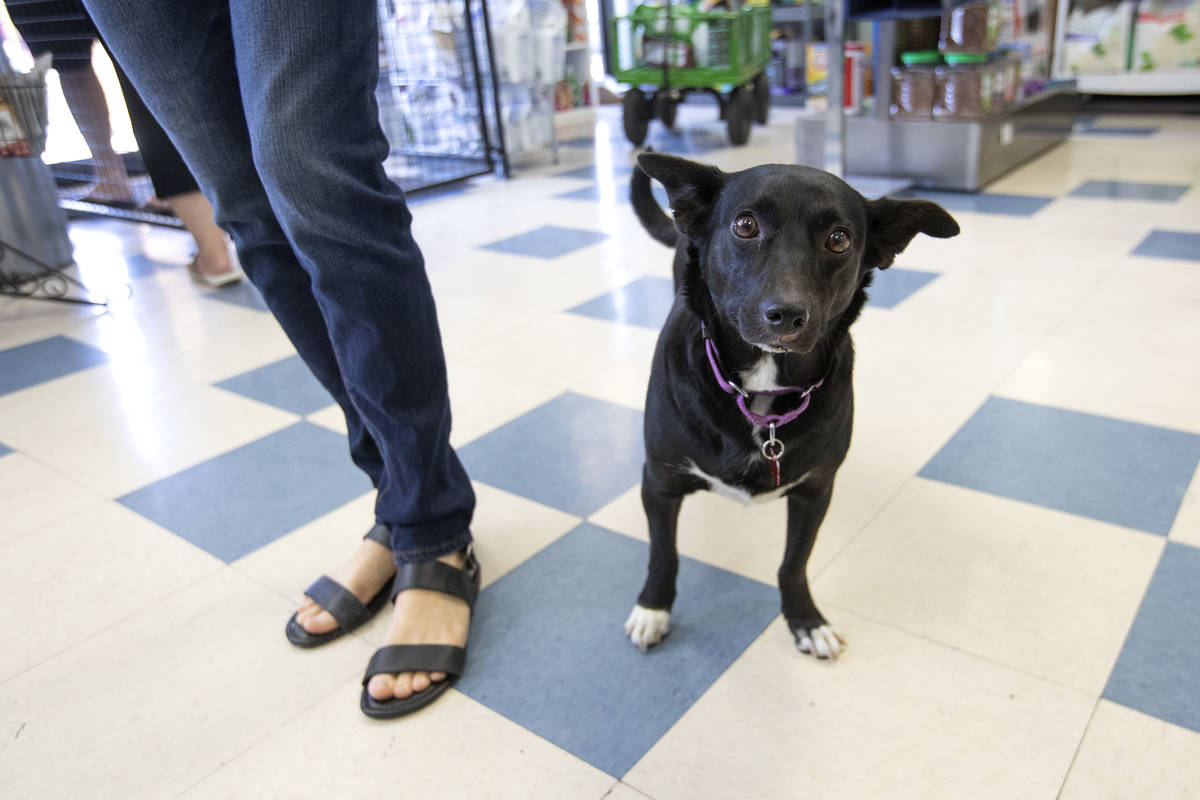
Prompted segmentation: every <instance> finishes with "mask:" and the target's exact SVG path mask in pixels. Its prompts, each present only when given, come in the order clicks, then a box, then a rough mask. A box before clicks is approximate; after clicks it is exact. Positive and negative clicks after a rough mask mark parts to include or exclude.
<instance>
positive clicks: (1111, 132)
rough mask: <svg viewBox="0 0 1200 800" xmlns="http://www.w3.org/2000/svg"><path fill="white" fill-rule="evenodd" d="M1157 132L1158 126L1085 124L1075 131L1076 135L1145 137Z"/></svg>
mask: <svg viewBox="0 0 1200 800" xmlns="http://www.w3.org/2000/svg"><path fill="white" fill-rule="evenodd" d="M1156 133H1158V128H1156V127H1149V126H1145V125H1138V126H1120V125H1085V126H1083V127H1082V128H1080V129H1079V130H1076V131H1075V135H1076V136H1127V137H1134V138H1138V139H1145V138H1147V137H1150V136H1153V135H1154V134H1156Z"/></svg>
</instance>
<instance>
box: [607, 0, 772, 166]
mask: <svg viewBox="0 0 1200 800" xmlns="http://www.w3.org/2000/svg"><path fill="white" fill-rule="evenodd" d="M730 2H731V4H732V5H731V10H729V11H700V10H698V9H697V8H696V7H694V6H690V5H682V4H675V3H671V2H668V3H667V4H666V5H642V6H638V7H637V8H635V9H634V10H633V13H631V14H629V15H628V16H623V17H614V18H613V19H612V20H611V21H610V22H609V26H610V28H609V37H608V41H609V48H610V49H609V65H610V68H611V69H612V76H613V78H615V79H616V80H618V81H620V82H621V83H627V84H629V85H630V88H629V90H628V91H627V92H626V93H625V97H624V100H623V106H622V111H623V117H624V123H625V135H626V137H628V138H629V141H631V142H633V144H634V145H635V146H636V145H640V144H641V143H642V142H644V141H645V140H646V132H647V130H648V129H649V126H650V121H651V120H652V119H659V120H662V122H663V124H664V125H666V126H667V127H668V128H671V127H674V125H675V112H676V110H677V109H678V107H679V104H680V103H681V102H683V100H684V99H685V98H686V97H687V95H688V94H690V93H691V92H708V93H709V94H712V95H714V96H715V97H716V98H717V103H718V104H719V107H720V110H721V118H722V119H724V120H725V122H726V125H727V126H728V129H729V140H730V141H731V142H733V143H734V144H737V145H740V144H745V143H746V140H747V139H749V138H750V126H751V124H752V123H753V122H756V121H757V122H759V123H760V124H765V123H766V121H767V114H768V111H769V109H770V106H771V91H770V87H769V86H768V84H767V74H766V68H767V62H768V61H770V59H771V9H770V7H767V6H745V7H742V6H741V4H740V3H739V2H736V0H730Z"/></svg>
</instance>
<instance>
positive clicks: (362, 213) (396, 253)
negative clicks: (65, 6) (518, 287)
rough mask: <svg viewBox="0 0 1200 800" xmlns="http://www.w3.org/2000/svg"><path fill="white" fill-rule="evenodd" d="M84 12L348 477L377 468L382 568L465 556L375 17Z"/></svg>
mask: <svg viewBox="0 0 1200 800" xmlns="http://www.w3.org/2000/svg"><path fill="white" fill-rule="evenodd" d="M89 7H90V9H91V11H92V15H93V18H94V19H95V20H96V22H97V24H98V25H99V27H100V29H101V31H102V32H103V33H104V35H105V38H106V40H107V41H108V43H109V45H110V46H111V47H112V49H113V51H114V52H115V53H116V54H117V57H118V58H120V59H121V60H122V63H123V65H124V66H125V69H126V71H127V72H128V73H129V75H130V77H131V78H132V79H133V82H134V84H135V85H136V86H137V87H138V89H139V91H140V92H141V93H142V95H143V97H144V99H145V100H146V102H147V105H148V106H150V108H151V110H152V111H153V112H154V114H155V116H156V117H158V118H159V119H160V121H162V122H163V123H164V127H165V128H166V129H167V131H168V132H169V133H170V135H171V137H172V139H173V140H174V141H175V142H176V144H177V145H178V147H179V149H180V151H181V152H182V153H183V155H184V158H185V160H186V161H187V162H188V164H189V166H191V168H192V170H193V172H194V173H195V174H196V177H197V179H198V180H199V182H200V184H201V186H202V187H203V188H204V189H205V191H206V193H207V194H208V195H209V199H210V200H212V201H213V205H214V207H215V209H216V214H217V221H218V222H219V223H220V224H221V225H222V227H224V228H226V230H228V231H229V232H230V233H231V234H232V235H233V237H234V240H235V242H236V243H237V244H238V250H239V258H240V259H241V261H242V264H243V267H244V268H245V269H246V272H247V275H249V276H250V279H251V280H252V281H254V282H255V283H256V284H257V285H258V286H259V287H260V288H261V289H262V291H263V294H264V296H265V297H266V298H267V301H268V304H269V305H270V306H271V308H272V311H273V312H275V313H276V316H277V317H278V318H279V320H280V322H281V324H282V325H283V326H284V329H285V330H286V331H287V332H288V334H289V336H291V337H292V339H293V341H294V342H295V343H296V346H297V349H298V350H299V351H300V353H301V356H302V357H304V359H305V361H306V362H307V363H308V364H309V366H310V367H312V369H313V371H314V372H315V373H316V374H317V377H318V378H319V379H321V380H322V382H324V383H326V387H327V388H329V389H330V391H331V393H332V394H333V395H334V397H335V399H337V400H338V401H339V402H341V403H342V404H343V409H344V410H345V411H346V412H347V418H348V421H350V422H351V431H352V440H355V439H357V440H356V441H352V447H353V448H354V450H355V452H354V454H355V457H356V459H355V460H356V462H357V463H359V464H360V466H364V468H365V469H367V470H368V472H372V471H373V470H372V469H370V468H369V466H370V465H371V464H370V462H372V461H373V458H372V456H374V455H375V453H377V458H378V461H377V462H376V463H377V464H381V465H382V468H381V469H376V470H374V472H375V474H372V479H373V480H375V482H376V484H377V486H378V487H379V499H378V503H377V517H378V518H379V519H380V520H381V521H383V522H386V523H388V524H389V526H390V527H391V529H392V534H393V549H394V550H395V551H396V553H397V557H398V558H400V559H403V560H416V559H421V558H428V557H431V556H434V555H438V554H441V553H444V552H449V551H452V550H455V549H459V548H461V547H463V546H465V544H466V543H467V542H469V540H470V535H469V533H468V532H467V526H468V524H469V522H470V517H471V513H472V510H473V506H474V496H473V493H472V491H471V487H470V483H469V482H468V481H467V478H466V474H465V472H464V471H463V469H462V466H461V464H460V463H459V462H458V459H457V457H456V456H455V454H454V452H453V451H452V450H451V449H450V446H449V426H450V414H449V402H448V398H447V394H446V378H445V364H444V358H443V355H442V350H441V342H440V336H439V334H438V328H437V321H436V315H435V312H434V307H433V298H432V294H431V292H430V290H429V284H428V280H427V279H426V277H425V273H424V268H423V262H422V260H421V255H420V252H419V250H418V249H417V247H416V245H415V243H414V242H413V240H412V237H411V233H410V227H409V226H410V221H411V217H410V216H409V214H408V210H407V208H406V206H405V203H404V198H403V194H402V193H401V192H400V191H399V189H398V188H396V187H395V185H394V184H392V183H391V182H390V181H389V180H388V179H387V178H386V176H385V175H384V173H383V170H382V167H381V166H380V163H379V162H380V159H381V158H382V156H383V154H384V153H385V152H386V142H385V141H384V140H383V138H382V134H381V133H380V132H379V128H378V121H377V119H375V105H374V95H373V91H374V84H375V72H376V69H375V59H376V23H375V16H374V15H375V6H374V4H373V3H369V2H363V0H354V1H353V2H347V3H336V4H327V3H319V2H315V1H314V0H307V1H306V2H298V3H287V4H273V3H257V2H255V3H251V2H234V3H233V4H232V8H231V7H230V6H229V4H226V3H221V2H198V1H193V2H190V3H180V2H168V1H167V0H149V1H147V0H138V2H133V1H132V0H92V1H91V2H90V3H89ZM231 21H232V25H231ZM235 42H236V48H235ZM235 49H236V66H235V65H234V53H235ZM354 417H356V418H357V420H358V421H359V423H360V424H361V428H360V429H359V430H360V435H359V436H357V437H355V436H354V429H355V424H354V419H352V418H354ZM368 442H371V443H374V445H375V448H376V449H375V451H374V453H368V452H364V451H365V450H370V449H371V448H370V447H368V446H367V443H368Z"/></svg>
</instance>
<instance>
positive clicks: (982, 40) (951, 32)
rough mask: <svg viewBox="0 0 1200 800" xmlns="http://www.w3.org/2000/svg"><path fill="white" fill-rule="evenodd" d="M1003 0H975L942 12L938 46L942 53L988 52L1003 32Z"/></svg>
mask: <svg viewBox="0 0 1200 800" xmlns="http://www.w3.org/2000/svg"><path fill="white" fill-rule="evenodd" d="M1002 5H1003V4H1002V3H998V2H994V0H972V2H968V3H964V4H963V5H960V6H955V7H954V8H952V9H950V10H949V11H946V12H944V13H943V14H942V35H941V39H940V40H939V42H938V49H939V50H941V51H942V52H943V53H987V52H989V51H991V50H993V49H995V47H996V42H997V40H998V37H999V35H1000V27H1001V20H1002V14H1003V9H1002Z"/></svg>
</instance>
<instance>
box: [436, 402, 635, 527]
mask: <svg viewBox="0 0 1200 800" xmlns="http://www.w3.org/2000/svg"><path fill="white" fill-rule="evenodd" d="M458 454H459V457H461V458H462V461H463V464H464V465H466V468H467V473H468V474H469V475H470V476H471V477H472V478H474V479H475V480H479V481H483V482H484V483H487V484H491V485H492V486H495V487H496V488H498V489H503V490H505V491H507V492H512V493H513V494H517V495H520V496H522V497H527V498H529V499H530V500H535V501H537V502H539V503H542V504H543V505H548V506H552V507H554V508H558V509H561V510H563V511H566V512H569V513H571V514H575V515H577V516H581V517H585V516H587V515H588V514H591V513H592V512H593V511H596V510H597V509H599V508H601V507H602V506H605V505H607V504H608V503H609V502H611V501H613V500H615V499H616V498H617V497H618V496H619V495H620V494H621V493H622V492H625V491H627V490H628V489H630V488H632V487H633V486H636V485H637V484H638V482H640V481H641V479H642V463H643V461H644V460H645V448H644V447H643V444H642V412H640V411H636V410H634V409H632V408H626V407H625V406H618V405H614V404H613V403H606V402H604V401H603V400H595V399H593V398H590V397H584V396H582V395H578V394H571V393H567V394H563V395H560V396H558V397H556V398H554V399H553V400H551V401H550V402H548V403H546V404H545V405H542V406H539V407H538V408H535V409H533V410H532V411H530V412H528V413H526V414H523V415H521V416H520V417H517V418H516V419H514V420H513V421H512V422H509V423H507V424H505V425H502V426H500V427H499V428H497V429H496V430H494V431H492V432H491V433H488V434H486V435H484V436H481V437H479V438H478V439H476V440H475V441H473V442H471V443H470V444H468V445H467V446H466V447H464V448H462V449H461V450H459V452H458Z"/></svg>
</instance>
